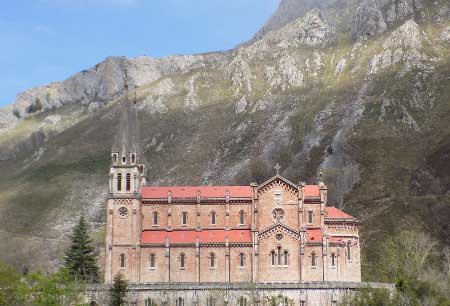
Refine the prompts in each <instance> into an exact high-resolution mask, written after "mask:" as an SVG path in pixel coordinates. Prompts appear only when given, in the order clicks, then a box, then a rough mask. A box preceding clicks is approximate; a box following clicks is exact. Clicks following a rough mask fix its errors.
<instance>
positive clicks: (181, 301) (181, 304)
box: [175, 297, 184, 306]
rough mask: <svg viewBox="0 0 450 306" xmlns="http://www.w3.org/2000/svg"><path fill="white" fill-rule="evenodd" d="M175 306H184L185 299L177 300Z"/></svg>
mask: <svg viewBox="0 0 450 306" xmlns="http://www.w3.org/2000/svg"><path fill="white" fill-rule="evenodd" d="M175 306H184V299H183V298H182V297H179V298H177V300H176V303H175Z"/></svg>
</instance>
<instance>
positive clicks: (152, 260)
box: [150, 254, 155, 269]
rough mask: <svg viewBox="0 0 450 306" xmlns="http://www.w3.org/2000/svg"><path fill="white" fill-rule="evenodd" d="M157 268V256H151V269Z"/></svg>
mask: <svg viewBox="0 0 450 306" xmlns="http://www.w3.org/2000/svg"><path fill="white" fill-rule="evenodd" d="M154 268H155V254H150V269H154Z"/></svg>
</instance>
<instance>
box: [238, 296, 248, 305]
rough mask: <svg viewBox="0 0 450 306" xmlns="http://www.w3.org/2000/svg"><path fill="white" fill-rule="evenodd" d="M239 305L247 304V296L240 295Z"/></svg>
mask: <svg viewBox="0 0 450 306" xmlns="http://www.w3.org/2000/svg"><path fill="white" fill-rule="evenodd" d="M239 306H247V299H246V298H245V297H243V296H241V297H239Z"/></svg>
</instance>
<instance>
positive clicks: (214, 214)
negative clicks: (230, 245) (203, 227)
mask: <svg viewBox="0 0 450 306" xmlns="http://www.w3.org/2000/svg"><path fill="white" fill-rule="evenodd" d="M211 225H216V212H215V211H212V212H211Z"/></svg>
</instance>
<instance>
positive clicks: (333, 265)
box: [331, 253, 336, 267]
mask: <svg viewBox="0 0 450 306" xmlns="http://www.w3.org/2000/svg"><path fill="white" fill-rule="evenodd" d="M331 266H332V267H335V266H336V254H334V253H331Z"/></svg>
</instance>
